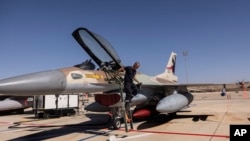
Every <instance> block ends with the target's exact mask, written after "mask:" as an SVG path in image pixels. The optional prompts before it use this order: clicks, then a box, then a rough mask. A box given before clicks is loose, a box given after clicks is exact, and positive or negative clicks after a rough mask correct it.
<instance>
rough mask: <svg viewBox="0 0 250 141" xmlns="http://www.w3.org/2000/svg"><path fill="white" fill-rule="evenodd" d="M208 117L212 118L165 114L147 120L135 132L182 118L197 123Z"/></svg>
mask: <svg viewBox="0 0 250 141" xmlns="http://www.w3.org/2000/svg"><path fill="white" fill-rule="evenodd" d="M208 116H214V115H174V116H173V115H171V116H170V115H166V114H159V115H157V116H155V117H153V118H150V119H148V120H147V121H145V122H143V123H142V124H140V125H139V126H138V127H137V130H143V129H148V128H152V127H156V126H159V125H162V124H165V123H168V122H169V121H171V120H173V119H183V118H190V119H192V121H193V122H198V121H206V120H207V117H208Z"/></svg>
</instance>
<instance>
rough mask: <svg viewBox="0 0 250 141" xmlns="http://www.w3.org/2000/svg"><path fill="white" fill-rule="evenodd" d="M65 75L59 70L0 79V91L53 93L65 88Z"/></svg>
mask: <svg viewBox="0 0 250 141" xmlns="http://www.w3.org/2000/svg"><path fill="white" fill-rule="evenodd" d="M65 82H66V79H65V76H64V74H63V73H62V72H60V71H59V70H52V71H44V72H37V73H31V74H26V75H21V76H16V77H11V78H7V79H3V80H0V93H1V94H10V95H33V94H54V93H58V92H61V91H62V90H64V88H65Z"/></svg>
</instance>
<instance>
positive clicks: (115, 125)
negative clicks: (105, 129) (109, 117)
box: [113, 118, 122, 130]
mask: <svg viewBox="0 0 250 141" xmlns="http://www.w3.org/2000/svg"><path fill="white" fill-rule="evenodd" d="M121 124H122V123H121V119H120V118H115V119H114V121H113V128H114V129H115V130H116V129H120V128H121Z"/></svg>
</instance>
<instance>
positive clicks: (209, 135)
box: [119, 129, 230, 138]
mask: <svg viewBox="0 0 250 141" xmlns="http://www.w3.org/2000/svg"><path fill="white" fill-rule="evenodd" d="M119 130H121V131H125V129H119ZM129 131H132V132H141V133H155V134H175V135H187V136H206V137H217V138H229V137H230V136H227V135H213V134H195V133H181V132H161V131H147V130H133V129H130V130H129Z"/></svg>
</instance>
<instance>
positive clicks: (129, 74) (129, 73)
mask: <svg viewBox="0 0 250 141" xmlns="http://www.w3.org/2000/svg"><path fill="white" fill-rule="evenodd" d="M124 69H125V71H126V73H125V77H124V83H126V82H131V83H132V82H133V79H134V77H135V74H136V70H135V69H133V68H132V67H131V66H127V67H125V68H124Z"/></svg>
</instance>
